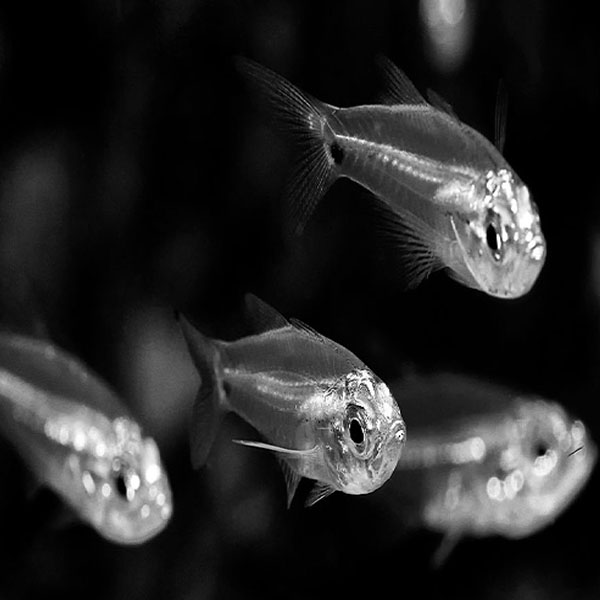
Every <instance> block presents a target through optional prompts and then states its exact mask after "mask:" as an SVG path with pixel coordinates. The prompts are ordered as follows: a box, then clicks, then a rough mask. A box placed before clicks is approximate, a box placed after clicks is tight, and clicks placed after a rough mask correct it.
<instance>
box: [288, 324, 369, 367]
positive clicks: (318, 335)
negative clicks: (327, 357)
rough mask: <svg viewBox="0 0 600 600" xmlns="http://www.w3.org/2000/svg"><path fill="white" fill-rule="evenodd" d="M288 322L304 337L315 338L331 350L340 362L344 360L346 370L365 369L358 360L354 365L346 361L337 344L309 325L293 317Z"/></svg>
mask: <svg viewBox="0 0 600 600" xmlns="http://www.w3.org/2000/svg"><path fill="white" fill-rule="evenodd" d="M289 322H290V324H291V325H292V326H293V327H294V329H296V330H297V331H301V332H303V333H305V334H306V335H308V336H310V337H312V338H315V339H316V340H318V341H319V342H320V343H321V344H323V345H324V346H327V347H328V348H329V349H331V350H333V351H334V352H335V353H336V354H337V355H338V356H339V357H340V358H342V360H345V361H346V362H347V364H348V369H350V370H352V369H355V368H357V367H360V368H365V365H364V363H363V362H362V361H361V360H360V359H359V361H358V363H357V364H354V363H353V362H352V361H350V360H348V359H347V357H346V356H345V355H344V354H343V353H342V351H341V349H340V346H339V344H337V343H336V342H334V341H333V340H330V339H329V338H328V337H325V336H324V335H323V334H321V333H319V332H318V331H317V330H316V329H313V328H312V327H311V326H310V325H307V324H306V323H304V322H303V321H301V320H300V319H296V318H294V317H292V318H290V320H289Z"/></svg>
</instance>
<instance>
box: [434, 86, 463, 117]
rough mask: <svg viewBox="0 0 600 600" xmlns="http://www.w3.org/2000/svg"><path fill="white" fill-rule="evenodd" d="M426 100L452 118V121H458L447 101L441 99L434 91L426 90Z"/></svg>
mask: <svg viewBox="0 0 600 600" xmlns="http://www.w3.org/2000/svg"><path fill="white" fill-rule="evenodd" d="M427 98H428V99H429V102H430V104H431V105H432V106H433V107H435V108H437V109H438V110H441V111H442V112H444V113H446V114H447V115H448V116H450V117H452V118H453V119H454V120H456V121H459V120H460V119H459V118H458V115H457V114H456V113H455V112H454V109H453V108H452V105H451V104H450V102H448V100H446V99H445V98H442V96H440V95H439V94H438V93H437V92H436V91H434V90H431V89H428V90H427Z"/></svg>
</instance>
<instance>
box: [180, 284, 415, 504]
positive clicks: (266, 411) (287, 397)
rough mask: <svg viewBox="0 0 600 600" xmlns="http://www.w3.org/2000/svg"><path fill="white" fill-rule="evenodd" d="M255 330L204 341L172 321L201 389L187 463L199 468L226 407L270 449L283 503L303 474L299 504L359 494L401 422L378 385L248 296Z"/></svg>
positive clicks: (371, 484)
mask: <svg viewBox="0 0 600 600" xmlns="http://www.w3.org/2000/svg"><path fill="white" fill-rule="evenodd" d="M247 304H248V309H249V313H250V314H249V316H250V317H251V318H252V320H253V321H254V323H255V325H256V327H255V329H256V331H255V333H253V334H252V335H249V336H247V337H242V338H241V339H238V340H236V341H232V342H225V341H220V340H213V339H209V338H208V337H206V336H204V335H202V334H201V333H200V332H199V331H197V330H196V329H195V328H194V327H193V326H192V325H191V324H190V323H189V322H188V321H187V320H186V319H184V318H183V317H180V322H181V326H182V329H183V333H184V335H185V338H186V340H187V343H188V347H189V350H190V353H191V356H192V358H193V360H194V362H195V364H196V366H197V367H198V370H199V372H200V377H201V387H200V390H199V392H198V396H197V398H196V403H195V407H194V415H193V419H192V421H193V423H192V462H193V463H194V465H195V466H196V467H198V466H200V465H202V464H203V463H204V462H205V461H206V458H207V455H208V452H209V450H210V448H211V446H212V443H213V441H214V439H215V436H216V434H217V430H218V428H219V425H220V422H221V419H222V417H223V416H224V414H225V413H227V412H230V411H232V412H234V413H236V414H238V415H239V416H240V417H242V418H243V419H244V420H245V421H247V422H248V423H250V424H251V425H252V426H253V427H254V428H255V429H256V430H257V431H258V432H259V433H260V434H261V435H262V436H263V438H264V439H265V440H266V441H265V442H250V441H244V442H242V443H244V444H246V445H249V446H255V447H259V448H265V449H268V450H271V451H273V452H275V453H276V455H277V456H278V458H279V459H280V462H281V464H282V467H283V469H284V473H285V475H286V483H287V486H288V503H289V502H291V500H292V498H293V495H294V493H295V491H296V488H297V485H298V482H299V481H300V479H301V478H302V477H306V478H309V479H313V480H315V481H316V482H317V483H316V485H315V486H314V488H313V490H312V492H311V494H310V496H309V498H308V500H307V504H313V503H314V502H317V501H318V500H319V499H320V498H323V497H324V496H326V495H328V494H330V493H331V492H333V491H335V490H340V491H342V492H345V493H347V494H367V493H369V492H372V491H373V490H375V489H377V488H379V487H380V486H381V485H382V484H383V483H385V481H387V479H388V478H389V477H390V475H391V474H392V472H393V471H394V468H395V466H396V463H397V462H398V458H399V457H400V454H401V451H402V447H403V445H404V439H405V433H406V432H405V427H404V422H403V420H402V416H401V414H400V410H399V408H398V406H397V404H396V402H395V400H394V398H393V397H392V395H391V394H390V392H389V390H388V388H387V386H386V385H385V384H384V383H383V382H382V381H381V380H380V379H379V378H378V377H377V376H376V375H375V374H374V373H373V372H372V371H371V370H370V369H368V368H367V367H366V366H365V365H364V364H363V363H362V361H360V360H359V359H358V358H357V357H356V356H355V355H354V354H352V353H351V352H349V351H348V350H346V349H345V348H343V347H342V346H340V345H339V344H336V343H335V342H333V341H331V340H330V339H328V338H326V337H325V336H323V335H321V334H319V333H317V332H316V331H314V330H312V329H310V328H309V327H307V326H306V325H304V324H302V323H301V322H300V321H297V320H290V321H288V320H287V319H285V318H284V317H283V316H281V315H280V314H279V313H277V312H276V311H275V310H273V309H272V308H271V307H269V306H267V305H266V304H264V303H263V302H261V301H260V300H258V299H257V298H255V297H253V296H248V297H247Z"/></svg>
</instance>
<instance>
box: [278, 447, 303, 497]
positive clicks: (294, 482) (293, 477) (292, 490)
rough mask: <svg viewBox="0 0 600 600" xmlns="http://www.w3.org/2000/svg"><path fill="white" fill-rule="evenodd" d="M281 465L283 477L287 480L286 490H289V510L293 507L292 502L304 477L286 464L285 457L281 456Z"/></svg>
mask: <svg viewBox="0 0 600 600" xmlns="http://www.w3.org/2000/svg"><path fill="white" fill-rule="evenodd" d="M278 458H279V464H280V465H281V470H282V471H283V477H284V479H285V488H286V490H287V507H288V508H289V507H290V506H291V505H292V500H293V499H294V495H295V494H296V490H297V489H298V484H299V483H300V480H301V479H302V477H301V476H300V475H298V473H296V471H294V469H292V467H291V466H290V465H289V464H288V463H287V462H286V460H285V458H284V456H283V455H281V456H279V457H278Z"/></svg>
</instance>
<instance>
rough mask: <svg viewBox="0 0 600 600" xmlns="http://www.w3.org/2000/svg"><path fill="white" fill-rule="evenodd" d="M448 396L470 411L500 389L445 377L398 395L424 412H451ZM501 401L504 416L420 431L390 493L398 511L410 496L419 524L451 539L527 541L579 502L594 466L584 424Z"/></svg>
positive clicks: (533, 402) (546, 409) (543, 405)
mask: <svg viewBox="0 0 600 600" xmlns="http://www.w3.org/2000/svg"><path fill="white" fill-rule="evenodd" d="M449 388H453V391H451V392H449V393H450V394H455V395H456V394H460V393H461V392H462V393H463V394H465V393H466V394H470V395H471V398H470V399H469V400H467V402H473V403H474V402H476V401H477V395H478V394H483V395H485V396H487V397H491V396H493V394H494V389H495V388H494V386H489V385H485V384H482V383H481V382H477V381H473V380H469V379H466V378H459V377H454V376H451V377H448V376H438V377H437V378H434V379H432V380H431V381H429V382H426V381H421V380H417V381H416V382H413V383H411V384H409V385H400V386H399V388H396V387H394V390H395V392H396V393H398V394H399V395H400V394H401V396H400V397H402V398H403V400H404V401H405V402H406V404H408V405H409V406H411V404H412V405H413V407H414V408H415V409H418V406H419V401H420V400H422V399H423V398H424V397H426V398H428V400H427V401H428V402H430V403H431V402H433V403H439V404H442V403H444V400H445V395H446V394H448V392H445V390H447V389H449ZM496 395H497V400H498V402H497V404H498V407H497V408H496V409H495V410H494V411H492V412H488V413H487V414H485V413H484V412H481V413H480V414H477V415H474V416H472V417H468V416H465V415H461V416H460V418H457V419H454V420H453V419H446V420H445V421H444V422H442V423H439V424H436V425H432V426H429V427H423V428H419V427H414V428H413V431H411V438H410V440H409V441H408V442H407V445H406V448H405V451H404V453H403V455H402V457H401V460H400V461H399V463H398V467H397V469H396V473H395V474H394V476H393V477H392V479H391V482H390V484H389V489H391V490H392V492H395V494H397V495H396V496H395V497H394V498H395V499H394V500H393V501H394V502H398V507H399V508H400V506H401V505H402V500H401V498H402V495H403V494H406V493H407V491H408V489H409V488H410V494H411V496H412V499H413V506H416V507H417V508H416V510H417V512H418V513H419V520H420V521H421V523H422V524H423V525H425V526H426V527H428V528H430V529H434V530H437V531H441V532H443V533H444V534H445V535H446V536H448V537H449V538H453V539H456V538H459V537H461V536H464V535H471V536H488V535H501V536H504V537H508V538H521V537H524V536H527V535H530V534H532V533H534V532H536V531H538V530H540V529H542V528H543V527H545V526H547V525H548V524H550V523H551V522H552V521H554V519H556V517H557V516H558V515H559V514H560V513H561V512H562V511H563V510H564V509H565V508H566V507H567V506H568V505H569V504H570V502H571V501H572V500H573V499H574V498H575V497H576V496H577V495H578V493H579V492H580V491H581V489H582V488H583V487H584V485H585V484H586V482H587V481H588V479H589V476H590V473H591V471H592V469H593V467H594V465H595V462H596V456H597V450H596V446H595V444H594V443H593V441H592V440H591V439H590V437H589V434H588V432H587V430H586V428H585V426H584V424H583V423H582V422H581V421H580V420H578V419H574V418H572V417H570V416H569V415H568V414H567V412H566V411H565V410H564V409H563V408H562V407H561V406H560V405H559V404H558V403H556V402H551V401H547V400H543V399H540V398H537V397H523V396H519V395H516V394H514V393H513V394H510V395H508V394H507V391H506V390H503V389H502V388H497V389H496ZM414 400H418V401H417V403H414V404H413V401H414ZM417 482H418V483H417ZM415 497H416V502H415ZM390 498H392V497H390Z"/></svg>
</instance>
